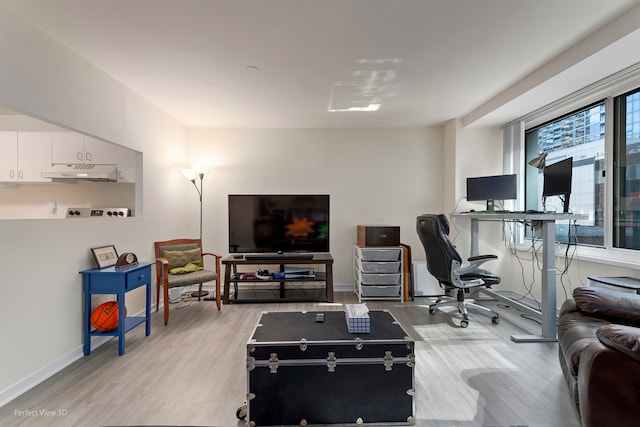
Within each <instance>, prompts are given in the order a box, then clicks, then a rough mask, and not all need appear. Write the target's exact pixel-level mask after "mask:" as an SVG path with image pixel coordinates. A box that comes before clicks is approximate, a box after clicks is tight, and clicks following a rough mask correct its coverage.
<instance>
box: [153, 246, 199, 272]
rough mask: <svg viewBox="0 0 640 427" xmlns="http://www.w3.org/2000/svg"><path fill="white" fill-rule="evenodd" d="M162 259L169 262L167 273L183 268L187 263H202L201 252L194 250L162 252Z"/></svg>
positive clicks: (197, 249)
mask: <svg viewBox="0 0 640 427" xmlns="http://www.w3.org/2000/svg"><path fill="white" fill-rule="evenodd" d="M163 257H164V258H165V259H166V260H167V261H168V262H169V265H168V268H169V271H171V270H173V269H174V268H179V267H184V266H186V265H187V264H189V263H193V264H196V263H197V264H198V265H200V262H201V261H202V251H201V250H200V248H195V249H191V250H186V251H164V253H163Z"/></svg>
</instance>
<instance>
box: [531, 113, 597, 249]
mask: <svg viewBox="0 0 640 427" xmlns="http://www.w3.org/2000/svg"><path fill="white" fill-rule="evenodd" d="M605 131H606V129H605V104H604V102H600V103H598V104H595V105H591V106H589V107H587V108H585V109H582V110H580V111H578V112H574V113H571V114H569V115H566V116H563V117H561V118H558V119H555V120H553V121H551V122H548V123H545V124H543V125H541V126H538V127H536V128H533V129H531V130H527V131H526V133H525V150H526V160H527V161H529V160H531V159H533V158H535V157H537V156H538V155H539V154H540V153H547V157H546V159H545V164H546V165H551V164H553V163H556V162H558V161H560V160H564V159H566V158H569V157H573V181H572V187H571V198H570V204H569V208H570V212H573V213H579V214H584V215H588V219H586V220H580V221H577V226H576V227H573V226H572V227H571V230H569V222H568V221H560V222H558V223H557V225H556V235H557V240H558V241H560V242H563V243H567V242H568V241H569V238H571V242H572V243H575V242H578V243H580V244H584V245H592V246H603V245H604V201H605V199H604V197H605V194H604V190H605V186H604V178H603V171H604V167H605ZM525 171H526V173H525V185H526V192H525V193H526V200H525V206H526V208H527V209H534V210H546V211H555V212H562V210H563V209H562V199H561V198H560V197H559V196H551V197H547V198H546V199H544V198H543V197H542V189H543V170H542V169H538V168H535V167H532V166H526V169H525ZM570 232H571V235H570V234H569V233H570Z"/></svg>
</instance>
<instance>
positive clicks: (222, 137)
mask: <svg viewBox="0 0 640 427" xmlns="http://www.w3.org/2000/svg"><path fill="white" fill-rule="evenodd" d="M189 147H190V148H189V150H190V153H191V155H192V156H194V157H197V158H201V159H204V160H205V161H207V160H208V161H210V162H212V163H214V164H216V167H214V168H213V169H212V170H211V171H210V172H209V173H208V174H207V175H206V177H205V192H204V193H205V194H204V217H205V222H204V226H203V228H204V232H203V233H204V236H205V237H204V240H205V242H206V243H207V244H208V245H211V246H212V247H214V248H216V249H218V250H219V251H221V252H223V253H226V252H227V250H228V249H227V248H228V230H227V226H228V208H227V195H228V194H259V193H267V194H268V193H276V194H287V193H293V194H296V193H318V194H329V195H330V203H331V225H330V244H331V253H332V255H333V257H334V260H335V261H334V283H336V284H337V285H350V284H351V283H352V282H353V261H352V245H353V243H355V241H356V226H357V225H358V224H391V225H398V226H400V236H401V240H402V242H403V243H405V244H408V245H410V246H411V247H412V249H414V251H413V253H414V254H415V257H416V258H418V259H424V251H423V250H422V246H421V244H420V242H419V240H418V237H417V234H416V232H415V220H416V217H417V216H418V215H419V214H421V213H425V212H429V211H435V212H440V211H442V208H443V140H442V130H441V129H440V128H433V129H419V128H399V129H244V130H240V129H235V130H233V129H192V130H191V131H190V134H189ZM194 196H195V195H194ZM195 218H196V216H194V219H195Z"/></svg>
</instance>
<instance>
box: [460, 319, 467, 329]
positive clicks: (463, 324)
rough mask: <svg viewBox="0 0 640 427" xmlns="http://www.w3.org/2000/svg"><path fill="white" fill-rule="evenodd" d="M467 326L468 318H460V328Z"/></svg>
mask: <svg viewBox="0 0 640 427" xmlns="http://www.w3.org/2000/svg"><path fill="white" fill-rule="evenodd" d="M467 326H469V321H468V320H461V321H460V327H461V328H466V327H467Z"/></svg>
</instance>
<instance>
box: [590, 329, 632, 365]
mask: <svg viewBox="0 0 640 427" xmlns="http://www.w3.org/2000/svg"><path fill="white" fill-rule="evenodd" d="M596 336H597V337H598V339H599V340H600V342H601V343H602V344H604V345H606V346H608V347H611V348H613V349H614V350H617V351H619V352H621V353H622V354H624V355H625V356H629V357H630V358H632V359H634V360H635V361H636V362H640V328H636V327H633V326H624V325H616V324H611V325H606V326H601V327H599V328H598V330H597V331H596Z"/></svg>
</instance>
